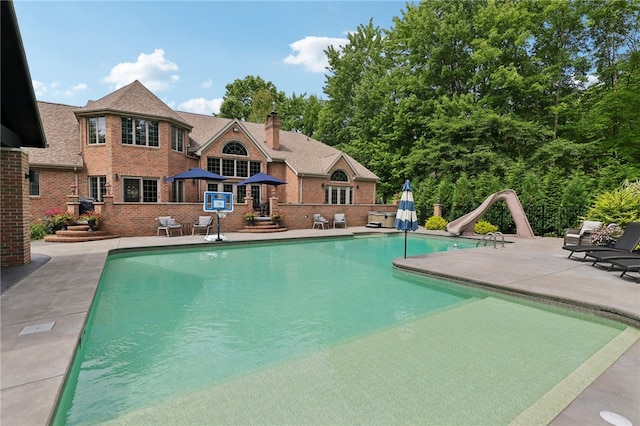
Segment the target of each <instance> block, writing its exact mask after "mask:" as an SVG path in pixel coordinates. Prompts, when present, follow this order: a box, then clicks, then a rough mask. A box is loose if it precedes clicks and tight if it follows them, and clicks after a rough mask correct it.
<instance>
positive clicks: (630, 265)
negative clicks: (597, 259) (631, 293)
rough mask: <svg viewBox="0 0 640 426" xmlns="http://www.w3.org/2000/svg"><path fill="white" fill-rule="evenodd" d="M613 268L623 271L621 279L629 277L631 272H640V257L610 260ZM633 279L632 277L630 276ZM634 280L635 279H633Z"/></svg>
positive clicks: (639, 281) (639, 279) (639, 278)
mask: <svg viewBox="0 0 640 426" xmlns="http://www.w3.org/2000/svg"><path fill="white" fill-rule="evenodd" d="M610 263H611V266H612V268H609V269H613V267H616V268H619V269H622V273H621V274H620V276H621V277H624V276H625V275H628V273H629V272H640V255H638V256H635V257H633V258H632V257H629V258H624V259H611V260H610ZM629 276H630V277H631V275H629ZM632 278H633V277H632ZM636 282H637V283H640V276H639V277H638V278H637V281H636Z"/></svg>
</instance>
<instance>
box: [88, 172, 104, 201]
mask: <svg viewBox="0 0 640 426" xmlns="http://www.w3.org/2000/svg"><path fill="white" fill-rule="evenodd" d="M106 184H107V177H106V176H89V197H91V198H93V199H94V200H96V201H101V202H102V201H104V198H103V197H104V195H105V194H106V193H107V188H106V187H105V185H106Z"/></svg>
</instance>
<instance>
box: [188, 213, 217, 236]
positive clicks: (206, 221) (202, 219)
mask: <svg viewBox="0 0 640 426" xmlns="http://www.w3.org/2000/svg"><path fill="white" fill-rule="evenodd" d="M201 230H205V231H206V232H205V234H206V235H209V231H211V230H213V216H199V217H198V220H197V221H196V222H195V223H194V224H193V226H192V227H191V235H194V234H195V233H196V231H201Z"/></svg>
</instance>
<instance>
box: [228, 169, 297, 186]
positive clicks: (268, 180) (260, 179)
mask: <svg viewBox="0 0 640 426" xmlns="http://www.w3.org/2000/svg"><path fill="white" fill-rule="evenodd" d="M286 183H287V182H285V181H283V180H282V179H278V178H277V177H274V176H271V175H268V174H266V173H262V172H260V173H256V174H255V175H253V176H251V177H250V178H249V179H245V180H243V181H242V182H238V185H250V184H256V185H260V184H266V185H273V186H278V185H283V184H286Z"/></svg>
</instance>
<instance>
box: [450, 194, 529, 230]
mask: <svg viewBox="0 0 640 426" xmlns="http://www.w3.org/2000/svg"><path fill="white" fill-rule="evenodd" d="M498 201H506V202H507V207H508V208H509V212H510V213H511V217H513V223H514V224H515V225H516V236H517V237H518V238H535V235H533V230H532V229H531V225H529V220H528V219H527V215H526V214H525V212H524V209H523V208H522V204H520V200H519V199H518V196H517V195H516V193H515V191H514V190H513V189H505V190H504V191H500V192H496V193H495V194H491V195H489V196H488V197H487V199H486V200H484V202H483V203H482V204H480V206H479V207H478V208H477V209H475V210H473V211H472V212H469V213H467V214H465V215H464V216H461V217H459V218H457V219H456V220H454V221H451V222H449V224H448V225H447V231H449V233H451V234H454V235H461V234H462V235H473V234H474V232H473V227H474V226H475V224H476V222H477V221H478V219H480V218H481V217H482V215H484V214H485V213H486V212H487V210H489V207H491V206H492V205H494V204H495V203H497V202H498Z"/></svg>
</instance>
